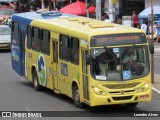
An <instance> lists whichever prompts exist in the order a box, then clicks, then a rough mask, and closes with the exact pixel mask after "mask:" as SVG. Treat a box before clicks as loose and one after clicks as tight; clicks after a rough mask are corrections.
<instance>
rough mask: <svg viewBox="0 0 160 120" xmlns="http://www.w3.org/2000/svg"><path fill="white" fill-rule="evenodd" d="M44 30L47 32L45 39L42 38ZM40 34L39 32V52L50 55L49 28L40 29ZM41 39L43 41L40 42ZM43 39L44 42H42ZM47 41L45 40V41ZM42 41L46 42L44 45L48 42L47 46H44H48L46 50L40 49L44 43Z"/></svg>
mask: <svg viewBox="0 0 160 120" xmlns="http://www.w3.org/2000/svg"><path fill="white" fill-rule="evenodd" d="M44 31H46V32H47V34H48V37H47V39H43V38H44ZM40 33H41V34H40V51H41V53H43V54H46V55H48V56H49V55H50V39H51V32H50V31H49V30H46V29H41V32H40ZM42 41H43V42H42ZM44 41H45V42H44ZM46 41H47V42H46ZM43 43H46V45H47V44H48V47H46V48H48V50H46V49H45V50H42V45H44V44H43ZM47 51H49V53H48V52H47Z"/></svg>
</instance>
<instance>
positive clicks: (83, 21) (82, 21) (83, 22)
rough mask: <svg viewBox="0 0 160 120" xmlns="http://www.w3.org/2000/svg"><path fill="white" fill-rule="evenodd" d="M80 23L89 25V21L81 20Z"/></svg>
mask: <svg viewBox="0 0 160 120" xmlns="http://www.w3.org/2000/svg"><path fill="white" fill-rule="evenodd" d="M78 23H82V24H83V25H84V24H85V23H89V20H79V21H78Z"/></svg>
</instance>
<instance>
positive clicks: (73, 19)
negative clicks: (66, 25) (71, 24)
mask: <svg viewBox="0 0 160 120" xmlns="http://www.w3.org/2000/svg"><path fill="white" fill-rule="evenodd" d="M68 21H79V18H68Z"/></svg>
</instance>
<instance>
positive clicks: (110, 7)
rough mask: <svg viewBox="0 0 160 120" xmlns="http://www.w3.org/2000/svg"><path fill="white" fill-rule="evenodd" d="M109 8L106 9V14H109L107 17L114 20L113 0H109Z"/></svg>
mask: <svg viewBox="0 0 160 120" xmlns="http://www.w3.org/2000/svg"><path fill="white" fill-rule="evenodd" d="M108 4H109V9H108V14H109V19H110V20H111V21H112V22H113V21H114V13H113V8H114V7H113V2H112V0H109V3H108Z"/></svg>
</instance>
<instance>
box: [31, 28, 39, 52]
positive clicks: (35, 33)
mask: <svg viewBox="0 0 160 120" xmlns="http://www.w3.org/2000/svg"><path fill="white" fill-rule="evenodd" d="M32 49H33V50H35V51H37V52H40V29H39V28H36V27H32Z"/></svg>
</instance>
